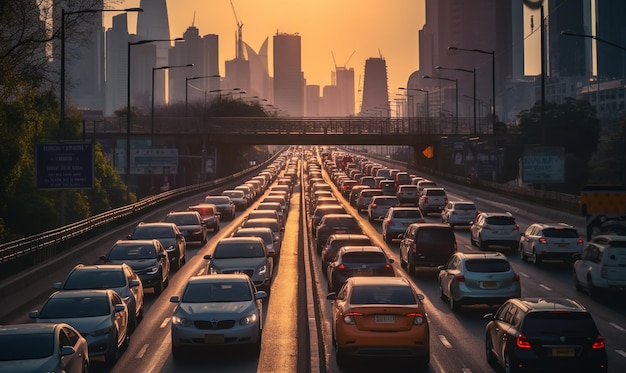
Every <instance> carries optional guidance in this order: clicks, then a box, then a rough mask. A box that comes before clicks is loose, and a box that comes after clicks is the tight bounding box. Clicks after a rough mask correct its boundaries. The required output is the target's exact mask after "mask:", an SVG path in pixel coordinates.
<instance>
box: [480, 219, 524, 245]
mask: <svg viewBox="0 0 626 373" xmlns="http://www.w3.org/2000/svg"><path fill="white" fill-rule="evenodd" d="M519 237H520V234H519V226H518V225H517V223H516V222H515V218H514V217H513V215H511V213H510V212H481V213H479V214H478V216H476V219H475V220H474V223H473V224H472V226H471V227H470V241H471V243H472V245H476V246H478V247H479V248H480V249H481V250H486V249H487V247H488V246H490V245H502V246H508V247H510V248H511V249H513V250H517V247H518V244H519Z"/></svg>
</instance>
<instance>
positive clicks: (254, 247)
mask: <svg viewBox="0 0 626 373" xmlns="http://www.w3.org/2000/svg"><path fill="white" fill-rule="evenodd" d="M264 256H265V251H264V250H263V247H262V246H261V245H259V244H254V243H252V244H247V243H227V244H218V245H217V246H216V247H215V251H214V252H213V259H235V258H260V257H264Z"/></svg>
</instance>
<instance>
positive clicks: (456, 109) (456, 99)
mask: <svg viewBox="0 0 626 373" xmlns="http://www.w3.org/2000/svg"><path fill="white" fill-rule="evenodd" d="M422 79H438V80H446V81H448V82H454V116H455V127H456V128H455V129H454V132H455V133H457V132H458V131H459V81H458V79H450V78H444V77H440V76H429V75H424V76H423V77H422Z"/></svg>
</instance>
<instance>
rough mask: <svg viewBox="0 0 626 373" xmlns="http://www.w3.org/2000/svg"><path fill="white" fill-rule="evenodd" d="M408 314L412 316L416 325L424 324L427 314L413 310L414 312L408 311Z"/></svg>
mask: <svg viewBox="0 0 626 373" xmlns="http://www.w3.org/2000/svg"><path fill="white" fill-rule="evenodd" d="M406 316H407V317H412V318H413V324H415V325H422V324H424V323H425V322H426V315H424V314H423V313H419V312H413V313H408V314H407V315H406Z"/></svg>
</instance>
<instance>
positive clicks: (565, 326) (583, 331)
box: [523, 312, 598, 337]
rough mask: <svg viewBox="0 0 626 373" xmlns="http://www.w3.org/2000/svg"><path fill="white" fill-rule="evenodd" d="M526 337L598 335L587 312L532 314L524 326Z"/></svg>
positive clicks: (527, 317) (528, 316)
mask: <svg viewBox="0 0 626 373" xmlns="http://www.w3.org/2000/svg"><path fill="white" fill-rule="evenodd" d="M523 330H524V334H525V335H526V336H533V337H534V336H541V335H546V336H554V335H565V336H589V335H590V334H591V336H593V337H595V336H596V335H597V333H598V331H597V328H596V325H595V323H594V322H593V320H592V319H591V316H590V315H589V314H588V313H586V312H531V313H529V314H528V315H527V316H526V319H525V320H524V326H523Z"/></svg>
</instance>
